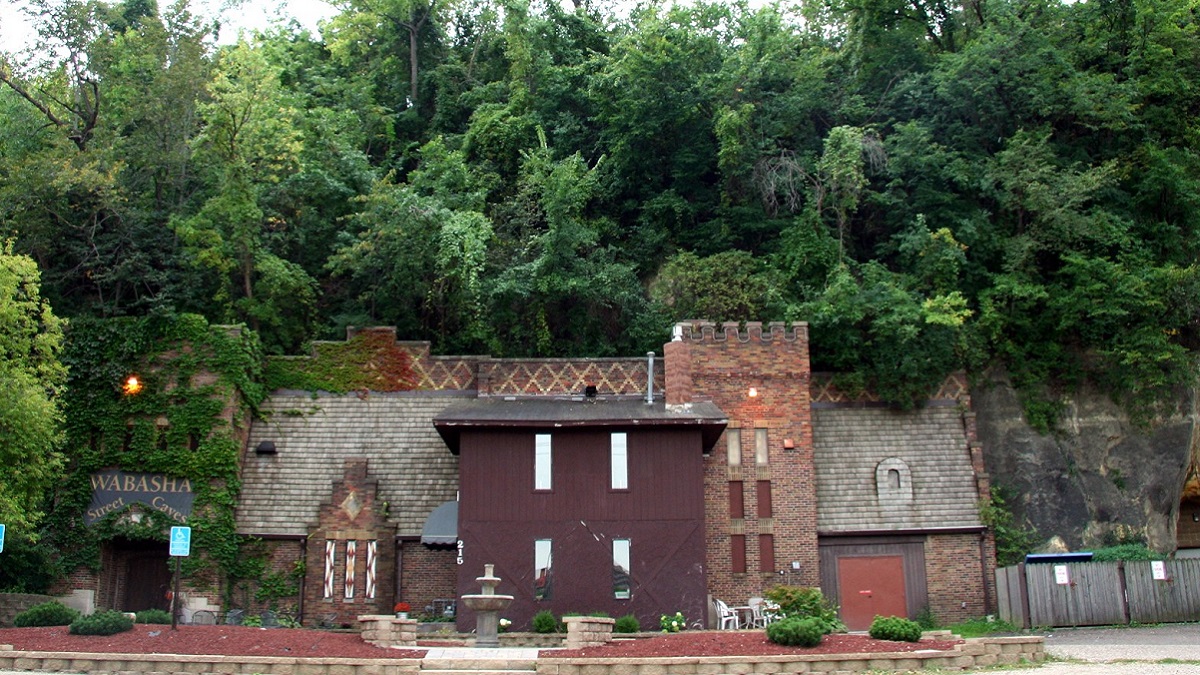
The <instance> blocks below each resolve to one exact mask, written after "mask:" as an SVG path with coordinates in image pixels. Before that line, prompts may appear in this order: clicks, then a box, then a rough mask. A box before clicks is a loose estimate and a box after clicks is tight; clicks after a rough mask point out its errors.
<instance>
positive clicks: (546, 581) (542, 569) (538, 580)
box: [533, 539, 551, 600]
mask: <svg viewBox="0 0 1200 675" xmlns="http://www.w3.org/2000/svg"><path fill="white" fill-rule="evenodd" d="M550 543H551V540H550V539H536V540H534V542H533V599H534V600H549V599H550V582H551V577H550V562H551V557H550Z"/></svg>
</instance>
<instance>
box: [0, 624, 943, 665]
mask: <svg viewBox="0 0 1200 675" xmlns="http://www.w3.org/2000/svg"><path fill="white" fill-rule="evenodd" d="M961 642H962V641H961V640H928V639H926V640H921V641H920V642H916V643H913V642H889V641H887V640H874V639H871V638H870V637H868V636H866V635H857V634H856V635H826V636H825V639H824V640H823V641H822V642H821V644H820V645H818V646H816V647H813V648H811V649H805V648H801V647H784V646H781V645H777V644H774V643H772V642H768V641H767V638H766V634H765V633H764V632H763V631H686V632H683V633H672V634H670V635H661V636H656V637H651V638H643V639H637V640H618V641H616V642H614V643H612V644H610V645H606V646H604V647H589V648H587V649H573V650H564V649H555V650H542V651H541V652H540V653H541V655H542V656H548V657H582V658H598V657H603V658H612V657H616V658H645V657H656V656H679V657H686V656H774V655H783V656H786V655H804V654H869V653H880V652H911V651H917V650H922V649H938V650H943V649H951V648H953V647H954V645H956V644H959V643H961ZM0 644H4V645H12V646H13V649H16V650H19V651H35V652H89V653H116V654H208V655H216V656H292V657H306V658H317V657H325V658H352V659H403V658H421V657H422V656H424V654H425V650H424V649H384V648H381V647H375V646H373V645H369V644H367V643H366V642H363V640H362V638H361V637H360V636H359V634H358V633H357V632H332V631H322V630H311V629H303V628H271V629H263V628H249V627H245V626H180V627H179V629H178V630H175V631H172V630H171V627H170V626H159V625H147V624H138V625H137V626H135V627H134V629H133V630H131V631H126V632H124V633H118V634H116V635H71V634H70V633H68V632H67V627H66V626H52V627H49V628H5V629H0ZM420 644H421V645H422V646H424V647H432V646H438V645H440V644H441V643H437V642H434V641H430V642H421V643H420Z"/></svg>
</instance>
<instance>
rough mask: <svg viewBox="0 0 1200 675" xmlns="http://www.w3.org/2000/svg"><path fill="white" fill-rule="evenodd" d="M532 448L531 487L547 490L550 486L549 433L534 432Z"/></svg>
mask: <svg viewBox="0 0 1200 675" xmlns="http://www.w3.org/2000/svg"><path fill="white" fill-rule="evenodd" d="M533 448H534V449H533V489H535V490H549V489H550V488H551V486H552V484H551V481H550V477H551V475H552V472H551V469H550V466H551V462H550V456H551V453H550V434H535V435H534V437H533Z"/></svg>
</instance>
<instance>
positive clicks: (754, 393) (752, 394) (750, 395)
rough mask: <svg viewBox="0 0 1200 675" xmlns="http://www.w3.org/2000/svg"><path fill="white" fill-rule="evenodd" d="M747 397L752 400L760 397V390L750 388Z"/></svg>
mask: <svg viewBox="0 0 1200 675" xmlns="http://www.w3.org/2000/svg"><path fill="white" fill-rule="evenodd" d="M746 395H747V396H749V397H750V398H754V397H756V396H758V389H757V388H756V387H750V391H748V392H746Z"/></svg>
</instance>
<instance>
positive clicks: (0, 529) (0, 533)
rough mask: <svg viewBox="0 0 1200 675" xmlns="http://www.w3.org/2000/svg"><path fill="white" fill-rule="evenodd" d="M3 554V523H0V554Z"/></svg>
mask: <svg viewBox="0 0 1200 675" xmlns="http://www.w3.org/2000/svg"><path fill="white" fill-rule="evenodd" d="M3 552H4V523H0V553H3Z"/></svg>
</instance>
